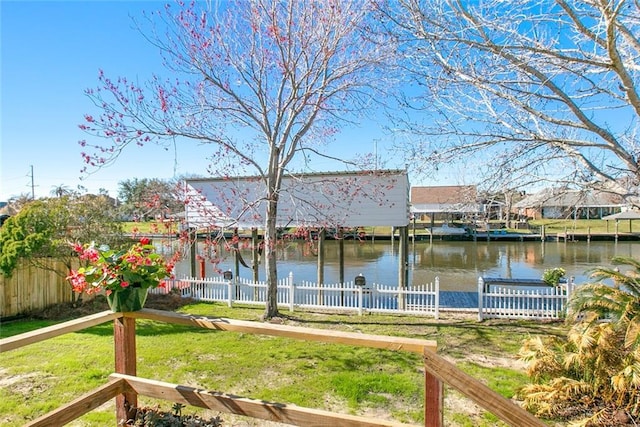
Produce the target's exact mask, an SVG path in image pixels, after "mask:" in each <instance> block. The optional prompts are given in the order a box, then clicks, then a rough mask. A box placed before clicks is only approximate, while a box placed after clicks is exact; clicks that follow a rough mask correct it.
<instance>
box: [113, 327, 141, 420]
mask: <svg viewBox="0 0 640 427" xmlns="http://www.w3.org/2000/svg"><path fill="white" fill-rule="evenodd" d="M113 341H114V344H115V370H116V373H118V374H125V375H133V376H135V375H136V319H134V318H133V317H120V318H118V319H115V320H114V321H113ZM137 406H138V395H137V394H136V392H135V391H128V392H125V393H122V394H119V395H118V396H116V419H117V421H118V425H120V422H121V421H123V420H124V422H126V421H127V420H130V419H132V418H133V417H134V416H135V410H136V407H137Z"/></svg>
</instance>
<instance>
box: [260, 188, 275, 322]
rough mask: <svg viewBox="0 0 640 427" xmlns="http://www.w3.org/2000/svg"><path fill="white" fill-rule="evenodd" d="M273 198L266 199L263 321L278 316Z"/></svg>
mask: <svg viewBox="0 0 640 427" xmlns="http://www.w3.org/2000/svg"><path fill="white" fill-rule="evenodd" d="M273 199H274V196H273V195H272V196H271V197H269V198H268V202H267V218H266V225H265V230H264V265H265V270H266V276H267V304H266V307H265V312H264V318H265V320H267V319H271V318H273V317H277V316H278V314H279V313H278V269H277V266H276V240H277V235H276V219H277V218H276V217H277V212H278V201H277V199H276V200H273Z"/></svg>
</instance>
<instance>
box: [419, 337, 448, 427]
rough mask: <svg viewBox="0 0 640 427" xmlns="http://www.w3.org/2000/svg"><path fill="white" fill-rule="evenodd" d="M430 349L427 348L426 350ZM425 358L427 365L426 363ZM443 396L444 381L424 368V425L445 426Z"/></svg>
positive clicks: (431, 426) (427, 426) (429, 426)
mask: <svg viewBox="0 0 640 427" xmlns="http://www.w3.org/2000/svg"><path fill="white" fill-rule="evenodd" d="M424 351H425V352H426V351H429V350H427V349H426V348H425V350H424ZM426 363H427V362H426V360H425V365H426ZM443 396H444V386H443V384H442V382H441V381H440V380H439V379H438V378H437V377H436V376H434V375H432V374H431V373H430V372H429V370H428V369H426V368H425V370H424V425H425V427H442V426H443V411H442V407H443V406H444V405H443Z"/></svg>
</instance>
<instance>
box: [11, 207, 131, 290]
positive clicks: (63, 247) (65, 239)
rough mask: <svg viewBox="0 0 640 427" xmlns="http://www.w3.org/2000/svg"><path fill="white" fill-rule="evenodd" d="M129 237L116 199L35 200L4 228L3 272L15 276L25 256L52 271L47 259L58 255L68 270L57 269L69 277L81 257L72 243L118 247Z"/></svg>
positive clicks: (56, 270) (33, 263)
mask: <svg viewBox="0 0 640 427" xmlns="http://www.w3.org/2000/svg"><path fill="white" fill-rule="evenodd" d="M125 240H126V239H125V237H124V234H123V231H122V227H121V223H120V222H118V221H117V212H116V209H115V206H114V202H113V199H110V198H108V197H105V196H95V195H84V196H62V197H57V198H49V199H39V200H34V201H32V202H30V203H27V204H25V205H24V206H23V207H22V208H21V209H20V211H19V212H18V213H17V214H15V215H13V216H11V217H10V218H9V219H7V220H6V221H5V222H4V224H3V225H2V227H1V228H0V272H1V273H2V274H3V275H5V276H11V274H12V273H13V271H14V270H15V268H16V267H17V265H18V263H19V261H20V260H21V259H24V260H26V261H27V262H29V263H30V264H32V265H34V266H37V267H40V268H45V269H47V270H51V269H52V267H51V265H50V264H49V263H47V262H46V260H47V259H50V258H55V259H57V260H59V261H61V262H62V265H63V266H64V269H62V270H60V269H55V267H53V271H54V272H55V273H56V274H58V275H60V276H62V277H66V276H67V275H68V274H69V271H70V269H71V265H72V261H73V260H74V259H77V257H76V256H75V254H73V253H72V251H70V247H69V243H72V242H78V243H84V242H91V241H95V242H96V243H98V244H106V245H109V246H111V247H113V248H116V247H119V246H120V245H122V244H123V243H124V242H125ZM70 292H71V289H70Z"/></svg>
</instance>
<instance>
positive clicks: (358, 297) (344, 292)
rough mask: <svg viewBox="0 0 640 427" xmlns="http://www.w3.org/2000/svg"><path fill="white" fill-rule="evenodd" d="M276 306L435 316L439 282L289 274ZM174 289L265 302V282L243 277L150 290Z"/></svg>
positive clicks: (235, 300)
mask: <svg viewBox="0 0 640 427" xmlns="http://www.w3.org/2000/svg"><path fill="white" fill-rule="evenodd" d="M277 288H278V292H277V299H278V306H279V307H285V308H288V309H289V311H292V312H293V311H294V310H295V309H296V308H311V309H327V310H340V311H347V312H356V313H358V314H360V315H361V314H363V313H364V312H365V311H366V312H372V313H373V312H376V313H403V314H422V315H430V316H434V317H435V318H436V319H437V318H438V316H439V302H438V298H439V295H440V285H439V280H438V278H436V279H435V282H434V283H431V284H427V285H422V286H418V287H415V286H414V287H412V288H410V289H398V288H397V287H391V286H384V285H379V284H373V285H372V286H371V287H361V286H356V285H355V283H354V282H353V281H350V282H346V283H333V284H322V285H319V284H317V283H312V282H307V281H302V282H300V283H295V282H294V279H293V273H289V275H288V276H287V277H285V278H282V279H279V280H278V285H277ZM173 289H177V290H178V292H180V295H182V296H183V297H190V298H194V299H196V300H201V301H215V302H225V303H227V305H228V306H229V307H232V306H233V304H250V305H260V306H264V305H265V304H266V301H267V283H266V282H264V281H261V282H253V281H251V280H247V279H244V278H239V279H238V280H237V281H235V280H225V279H224V278H223V277H222V276H218V277H209V278H203V279H196V278H183V279H175V280H170V281H168V282H167V286H166V287H165V288H157V289H153V290H152V291H151V292H152V293H156V294H166V293H169V292H172V290H173Z"/></svg>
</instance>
